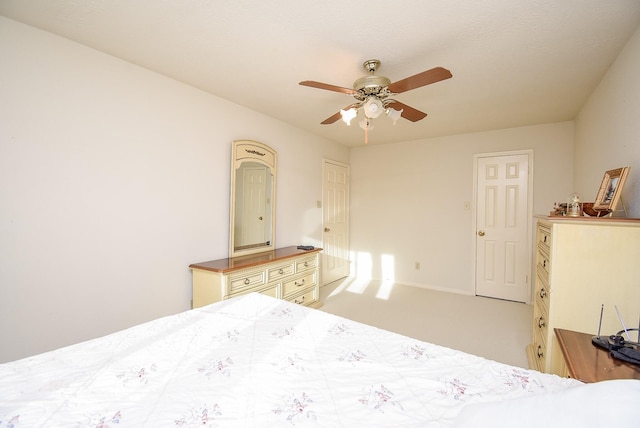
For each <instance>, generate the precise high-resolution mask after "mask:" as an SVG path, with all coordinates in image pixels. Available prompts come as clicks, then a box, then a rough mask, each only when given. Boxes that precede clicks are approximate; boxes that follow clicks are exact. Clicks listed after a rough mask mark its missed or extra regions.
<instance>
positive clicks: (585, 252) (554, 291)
mask: <svg viewBox="0 0 640 428" xmlns="http://www.w3.org/2000/svg"><path fill="white" fill-rule="evenodd" d="M537 220H538V223H537V231H536V281H535V284H536V287H535V296H534V307H533V313H534V316H533V335H532V341H531V344H530V345H529V346H528V347H527V357H528V361H529V367H530V368H532V369H536V370H539V371H543V372H547V373H555V374H558V375H561V376H565V375H566V374H567V371H566V366H565V365H564V358H563V356H562V352H561V350H560V347H559V344H558V341H557V338H556V337H555V334H554V329H555V328H561V329H567V330H573V331H578V332H583V333H588V334H593V335H595V334H596V333H597V331H598V326H599V320H600V310H601V308H602V307H603V305H604V311H603V318H602V327H601V332H602V334H606V335H610V334H614V333H616V332H618V331H619V330H621V329H622V326H621V324H620V320H619V319H618V316H617V313H616V309H615V308H616V307H617V308H618V310H619V311H620V313H621V314H622V316H623V317H624V318H625V320H626V321H627V322H628V323H629V324H631V325H632V326H634V327H635V326H637V323H638V322H639V317H640V220H636V219H616V218H588V217H584V218H583V217H580V218H568V217H538V219H537Z"/></svg>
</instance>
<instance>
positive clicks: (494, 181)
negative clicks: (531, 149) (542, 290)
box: [475, 153, 531, 302]
mask: <svg viewBox="0 0 640 428" xmlns="http://www.w3.org/2000/svg"><path fill="white" fill-rule="evenodd" d="M530 218H531V214H530V207H529V155H528V154H526V153H524V154H513V155H498V156H489V157H482V156H479V157H477V158H476V236H475V239H476V278H475V279H476V295H479V296H487V297H495V298H499V299H505V300H513V301H517V302H528V301H529V295H530V281H529V272H530V270H529V265H530V264H529V257H530V250H529V235H530V227H529V219H530Z"/></svg>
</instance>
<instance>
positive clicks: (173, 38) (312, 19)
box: [0, 0, 640, 146]
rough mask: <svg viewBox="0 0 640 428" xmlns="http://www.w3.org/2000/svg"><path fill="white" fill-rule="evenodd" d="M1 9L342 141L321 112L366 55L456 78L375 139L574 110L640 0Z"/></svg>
mask: <svg viewBox="0 0 640 428" xmlns="http://www.w3.org/2000/svg"><path fill="white" fill-rule="evenodd" d="M0 15H4V16H6V17H8V18H12V19H15V20H17V21H21V22H24V23H26V24H29V25H32V26H34V27H37V28H41V29H44V30H47V31H50V32H52V33H55V34H59V35H61V36H63V37H66V38H68V39H71V40H74V41H76V42H78V43H81V44H84V45H87V46H90V47H93V48H95V49H98V50H100V51H103V52H106V53H109V54H111V55H114V56H116V57H119V58H122V59H124V60H127V61H130V62H132V63H135V64H138V65H140V66H142V67H145V68H148V69H150V70H154V71H156V72H158V73H161V74H163V75H166V76H169V77H172V78H174V79H176V80H179V81H182V82H184V83H188V84H190V85H192V86H195V87H197V88H200V89H202V90H204V91H207V92H210V93H212V94H215V95H217V96H219V97H222V98H225V99H227V100H230V101H233V102H235V103H237V104H240V105H243V106H246V107H249V108H251V109H253V110H256V111H259V112H262V113H264V114H266V115H269V116H272V117H274V118H277V119H280V120H282V121H284V122H288V123H290V124H292V125H294V126H297V127H300V128H303V129H305V130H307V131H309V132H311V133H314V134H317V135H321V136H323V137H326V138H328V139H330V140H334V141H338V142H340V143H343V144H346V145H350V146H358V145H362V144H364V131H362V129H360V128H359V127H358V126H357V124H355V122H354V124H355V125H352V126H350V127H347V126H346V125H345V124H344V123H342V122H341V121H338V122H336V123H334V124H332V125H320V122H321V121H322V120H324V119H326V118H327V117H329V116H331V115H332V114H334V113H335V112H337V111H338V110H339V109H340V108H343V107H345V106H346V105H348V104H351V102H352V100H353V99H352V98H351V97H349V96H348V95H344V94H339V93H335V92H330V91H324V90H320V89H314V88H309V87H304V86H300V85H298V82H300V81H302V80H316V81H320V82H324V83H329V84H332V85H337V86H343V87H349V88H350V87H351V86H352V84H353V81H354V80H356V79H357V78H359V77H362V76H364V75H365V74H366V73H365V71H364V69H363V68H362V63H363V62H364V61H365V60H367V59H372V58H376V59H379V60H381V61H382V66H381V68H380V70H379V71H378V73H377V74H380V75H384V76H387V77H389V78H390V79H391V81H392V82H395V81H397V80H400V79H403V78H405V77H408V76H411V75H414V74H416V73H419V72H421V71H424V70H427V69H430V68H433V67H436V66H442V67H445V68H447V69H449V70H451V72H452V73H453V78H452V79H449V80H445V81H442V82H439V83H435V84H432V85H428V86H425V87H422V88H418V89H414V90H412V91H410V92H405V93H403V94H400V95H397V96H396V97H394V98H395V99H397V100H398V101H401V102H403V103H405V104H408V105H410V106H412V107H414V108H416V109H418V110H421V111H424V112H425V113H427V114H428V116H427V117H426V118H425V119H423V120H422V121H419V122H416V123H412V122H409V121H407V120H404V119H401V120H400V121H398V123H397V125H395V126H392V125H391V124H390V122H389V121H388V120H387V119H386V118H383V119H378V120H377V121H376V128H375V129H374V130H372V131H371V132H370V135H369V144H378V143H389V142H394V141H406V140H414V139H420V138H427V137H435V136H442V135H452V134H460V133H467V132H475V131H482V130H489V129H499V128H508V127H514V126H523V125H532V124H540V123H549V122H559V121H566V120H571V119H573V118H574V117H575V115H576V114H577V112H578V111H579V109H580V108H581V106H582V105H583V104H584V102H585V101H586V100H587V97H588V96H589V94H590V93H591V92H592V91H593V89H594V88H595V87H596V85H597V84H598V82H599V81H600V79H601V78H602V77H603V75H604V73H605V72H606V71H607V69H608V68H609V66H610V65H611V64H612V62H613V61H614V60H615V58H616V56H617V55H618V54H619V52H620V51H621V49H622V48H623V47H624V45H625V43H626V42H627V40H628V39H629V38H630V36H631V35H632V34H633V32H634V31H635V29H636V28H637V27H638V24H639V23H640V1H638V0H606V1H603V0H560V1H559V0H474V1H469V0H446V1H444V0H439V1H433V0H397V1H395V2H391V1H380V0H324V1H311V0H187V1H183V0H0Z"/></svg>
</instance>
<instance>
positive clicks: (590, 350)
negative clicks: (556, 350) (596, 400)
mask: <svg viewBox="0 0 640 428" xmlns="http://www.w3.org/2000/svg"><path fill="white" fill-rule="evenodd" d="M554 330H555V333H556V337H557V338H558V342H559V343H560V349H561V350H562V355H563V356H564V359H565V362H566V363H567V368H568V370H569V375H570V376H571V377H572V378H574V379H578V380H581V381H583V382H600V381H603V380H613V379H640V366H637V365H634V364H630V363H626V362H624V361H621V360H618V359H615V358H613V357H612V356H611V355H610V354H609V351H607V350H605V349H602V348H599V347H597V346H595V345H594V344H593V343H591V338H592V337H593V335H592V334H586V333H578V332H576V331H571V330H563V329H560V328H556V329H554Z"/></svg>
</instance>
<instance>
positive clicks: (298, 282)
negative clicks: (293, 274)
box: [282, 271, 316, 297]
mask: <svg viewBox="0 0 640 428" xmlns="http://www.w3.org/2000/svg"><path fill="white" fill-rule="evenodd" d="M314 285H316V272H315V271H312V272H309V273H308V274H307V275H304V276H299V277H297V278H295V279H291V280H289V281H285V282H284V283H283V284H282V295H283V296H285V297H287V296H290V295H293V294H295V293H297V292H299V291H300V290H304V289H306V288H308V287H313V286H314Z"/></svg>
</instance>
